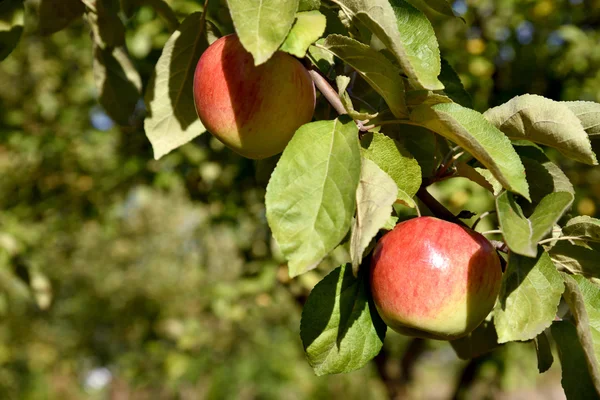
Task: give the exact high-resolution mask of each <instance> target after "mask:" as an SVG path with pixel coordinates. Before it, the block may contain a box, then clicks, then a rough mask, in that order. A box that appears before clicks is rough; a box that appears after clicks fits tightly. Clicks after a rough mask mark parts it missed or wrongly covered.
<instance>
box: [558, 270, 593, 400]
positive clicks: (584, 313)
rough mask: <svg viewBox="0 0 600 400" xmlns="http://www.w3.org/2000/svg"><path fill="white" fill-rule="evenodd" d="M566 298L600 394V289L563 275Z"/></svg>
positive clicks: (581, 277)
mask: <svg viewBox="0 0 600 400" xmlns="http://www.w3.org/2000/svg"><path fill="white" fill-rule="evenodd" d="M563 278H564V282H565V294H564V298H565V301H566V302H567V304H568V305H569V309H570V310H571V313H572V314H573V319H574V320H575V328H576V330H577V336H578V337H579V343H580V344H581V347H582V348H583V352H584V354H585V358H586V361H587V367H588V371H589V373H590V377H591V378H592V381H593V382H594V385H595V387H596V391H597V392H598V393H600V364H598V361H599V360H600V288H599V287H597V286H596V285H594V284H593V283H591V282H589V281H588V280H587V279H585V278H584V277H583V276H580V275H579V276H577V275H576V276H571V275H567V274H565V273H563Z"/></svg>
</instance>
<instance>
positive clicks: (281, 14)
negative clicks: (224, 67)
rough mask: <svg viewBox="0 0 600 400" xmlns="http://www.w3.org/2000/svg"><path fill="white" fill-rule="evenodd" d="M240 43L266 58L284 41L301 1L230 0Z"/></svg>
mask: <svg viewBox="0 0 600 400" xmlns="http://www.w3.org/2000/svg"><path fill="white" fill-rule="evenodd" d="M227 4H228V5H229V12H230V14H231V18H232V19H233V26H235V31H236V33H237V35H238V36H239V38H240V42H241V43H242V45H243V46H244V48H245V49H246V50H248V51H249V52H250V53H251V54H252V56H253V57H254V64H255V65H260V64H262V63H264V62H265V61H267V60H268V59H269V58H271V56H272V55H273V53H275V52H276V51H277V49H278V48H279V46H281V44H282V43H283V41H284V40H285V38H286V36H287V34H288V32H289V31H290V28H291V27H292V24H293V23H294V19H295V17H296V11H297V10H298V4H299V2H298V0H227Z"/></svg>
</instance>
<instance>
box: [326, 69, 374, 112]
mask: <svg viewBox="0 0 600 400" xmlns="http://www.w3.org/2000/svg"><path fill="white" fill-rule="evenodd" d="M335 83H336V85H337V87H338V95H339V96H340V100H341V101H342V104H343V105H344V108H345V109H346V112H347V113H348V115H349V116H350V117H352V119H354V120H361V121H362V120H367V119H373V118H375V117H377V113H372V114H371V113H366V112H358V111H355V110H354V105H353V104H352V99H350V95H349V94H348V93H347V92H346V88H347V87H348V84H349V83H350V78H348V77H347V76H344V75H338V76H336V77H335Z"/></svg>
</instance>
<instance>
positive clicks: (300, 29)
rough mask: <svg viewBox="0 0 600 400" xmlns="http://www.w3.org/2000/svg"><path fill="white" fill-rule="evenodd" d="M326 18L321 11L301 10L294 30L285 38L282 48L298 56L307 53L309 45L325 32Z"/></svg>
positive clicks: (301, 56)
mask: <svg viewBox="0 0 600 400" xmlns="http://www.w3.org/2000/svg"><path fill="white" fill-rule="evenodd" d="M325 23H326V19H325V16H324V15H323V14H321V13H320V12H319V11H305V12H299V13H298V14H297V15H296V22H295V23H294V26H292V30H291V31H290V33H289V34H288V35H287V37H286V38H285V41H284V42H283V44H282V45H281V48H280V50H282V51H285V52H288V53H290V54H292V55H294V56H296V57H298V58H303V57H304V56H305V55H306V51H307V50H308V47H309V46H310V45H311V44H313V43H314V42H315V41H317V39H319V38H320V37H321V35H323V32H325Z"/></svg>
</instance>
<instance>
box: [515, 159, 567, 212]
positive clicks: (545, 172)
mask: <svg viewBox="0 0 600 400" xmlns="http://www.w3.org/2000/svg"><path fill="white" fill-rule="evenodd" d="M544 157H545V156H544ZM521 161H522V162H523V165H524V166H525V174H526V175H527V183H529V193H530V194H531V201H532V203H538V202H539V201H540V200H542V198H544V197H545V196H547V195H549V194H550V193H554V192H568V193H571V194H573V195H574V194H575V189H574V188H573V185H572V184H571V182H570V181H569V178H568V177H567V176H566V175H565V173H564V172H563V171H562V170H561V169H560V168H559V167H558V166H557V165H556V164H554V163H553V162H552V161H550V160H548V158H547V157H546V158H545V160H543V161H541V162H540V161H538V160H534V159H532V158H528V157H523V156H522V157H521Z"/></svg>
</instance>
